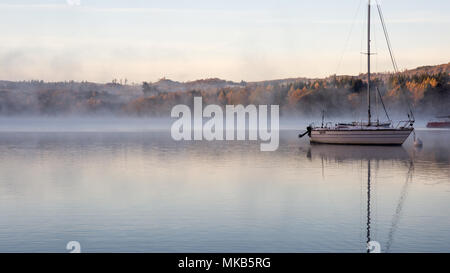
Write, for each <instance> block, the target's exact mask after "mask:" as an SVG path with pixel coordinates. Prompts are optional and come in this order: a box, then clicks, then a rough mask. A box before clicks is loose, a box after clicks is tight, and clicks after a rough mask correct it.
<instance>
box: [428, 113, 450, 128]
mask: <svg viewBox="0 0 450 273" xmlns="http://www.w3.org/2000/svg"><path fill="white" fill-rule="evenodd" d="M427 128H450V115H449V116H436V117H435V119H434V120H431V121H429V122H428V123H427Z"/></svg>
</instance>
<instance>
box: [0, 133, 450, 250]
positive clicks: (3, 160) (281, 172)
mask: <svg viewBox="0 0 450 273" xmlns="http://www.w3.org/2000/svg"><path fill="white" fill-rule="evenodd" d="M298 133H299V131H295V130H285V131H281V135H280V138H281V140H280V147H279V149H278V150H277V151H276V152H260V150H259V142H248V141H247V142H246V141H228V142H218V141H215V142H208V141H196V142H175V141H173V140H172V139H171V137H170V132H169V131H167V130H153V131H152V130H143V131H133V130H130V131H125V132H119V131H111V132H108V131H102V132H95V131H89V130H87V131H83V130H80V131H78V132H77V131H76V130H71V131H69V132H61V131H60V132H49V131H34V132H29V131H26V130H20V132H15V131H14V128H13V129H8V130H4V131H3V132H1V133H0V252H67V250H66V249H65V247H66V244H67V242H69V241H73V240H75V241H79V242H80V243H81V248H82V252H99V251H101V252H336V251H338V252H365V251H366V242H367V240H368V239H370V240H375V241H378V242H379V243H380V245H381V251H382V252H449V251H450V216H449V209H450V168H449V167H450V147H449V141H450V131H449V130H418V131H417V135H418V136H419V137H420V138H421V139H422V140H423V142H424V146H423V148H422V149H417V148H414V147H413V146H412V143H411V138H412V136H411V137H410V139H408V142H407V143H405V144H404V145H403V147H366V146H334V145H310V144H309V142H308V139H306V138H304V139H298V138H297V134H298ZM369 168H370V174H369ZM369 178H370V185H369V184H368V179H369ZM369 186H370V202H368V198H369V196H368V188H369ZM368 213H369V214H370V215H369V216H370V221H369V222H368V219H367V218H368V217H367V215H368ZM368 231H369V237H370V238H368Z"/></svg>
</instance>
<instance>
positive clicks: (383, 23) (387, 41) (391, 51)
mask: <svg viewBox="0 0 450 273" xmlns="http://www.w3.org/2000/svg"><path fill="white" fill-rule="evenodd" d="M375 2H376V4H377V9H378V14H379V17H380V21H381V25H382V26H383V32H384V36H385V38H386V43H387V46H388V50H389V55H390V56H391V61H392V65H393V66H394V72H395V73H398V72H399V69H398V66H397V61H396V60H395V57H394V52H393V50H392V46H391V41H390V39H389V34H388V32H387V28H386V24H385V22H384V17H383V12H382V11H381V6H380V4H379V3H378V0H375ZM401 85H402V83H400V93H401V94H402V96H403V97H404V99H405V101H406V103H407V105H408V109H409V113H410V114H411V117H410V118H412V119H413V121H414V119H415V118H414V113H413V111H412V108H411V104H410V103H409V100H408V98H407V97H406V95H405V93H404V92H403V90H402V89H403V88H402V86H401ZM410 114H408V117H409V115H410Z"/></svg>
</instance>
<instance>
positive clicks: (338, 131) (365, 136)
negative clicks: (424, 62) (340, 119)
mask: <svg viewBox="0 0 450 273" xmlns="http://www.w3.org/2000/svg"><path fill="white" fill-rule="evenodd" d="M378 12H379V15H380V20H381V23H382V26H383V30H384V34H385V37H386V42H387V44H388V48H389V53H390V56H391V59H392V64H393V65H394V70H395V71H396V72H397V71H398V68H397V65H396V62H395V59H394V57H393V54H392V49H391V47H390V42H389V37H388V35H387V30H386V26H385V24H384V19H383V16H382V13H381V9H380V6H379V5H378ZM366 54H367V108H368V109H367V112H368V120H367V122H351V123H337V124H336V125H335V126H332V125H329V126H328V125H327V124H325V126H324V124H323V117H322V125H321V126H313V125H309V126H308V127H307V128H306V130H307V131H306V132H305V133H303V134H301V135H299V137H303V136H304V135H306V134H308V136H309V137H310V141H311V143H327V144H359V145H362V144H364V145H402V144H403V142H404V141H405V140H406V139H407V138H408V136H409V135H410V134H411V132H412V131H413V130H414V128H413V124H414V115H413V113H412V111H411V109H410V113H409V114H408V120H405V121H400V122H399V123H398V124H397V125H396V126H395V127H394V126H393V124H392V122H391V121H390V120H389V121H388V122H379V121H378V120H377V121H376V122H374V121H372V113H371V101H370V100H371V87H372V86H371V81H370V56H371V55H372V54H373V53H371V52H370V0H369V1H368V20H367V53H366ZM379 95H380V94H379V92H378V90H377V94H376V97H377V98H378V96H379ZM379 97H380V99H381V96H379ZM382 104H383V108H385V107H384V103H383V102H382ZM385 111H386V109H385ZM386 115H387V117H388V119H389V116H388V114H387V112H386Z"/></svg>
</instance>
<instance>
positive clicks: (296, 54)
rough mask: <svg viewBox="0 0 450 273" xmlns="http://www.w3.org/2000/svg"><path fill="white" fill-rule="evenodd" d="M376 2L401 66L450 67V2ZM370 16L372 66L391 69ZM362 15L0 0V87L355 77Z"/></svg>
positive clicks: (311, 1) (344, 3)
mask: <svg viewBox="0 0 450 273" xmlns="http://www.w3.org/2000/svg"><path fill="white" fill-rule="evenodd" d="M372 2H374V1H372ZM378 2H379V3H380V4H381V6H382V9H383V12H384V17H385V20H386V23H387V27H388V31H389V35H390V38H391V43H392V46H393V49H394V52H395V55H396V57H397V63H398V65H399V67H400V68H401V69H406V68H414V67H416V66H421V65H433V64H441V63H448V62H449V61H450V13H449V11H450V1H448V0H426V1H425V0H378ZM358 7H359V10H358ZM373 11H374V12H373V13H372V18H373V21H372V22H373V27H372V28H373V30H374V35H373V36H372V47H373V51H376V52H377V53H378V54H377V55H374V56H373V67H372V69H373V70H375V71H386V70H392V66H391V64H390V59H389V55H388V53H387V48H386V43H385V42H384V36H383V34H382V30H381V25H380V21H379V19H378V15H377V13H375V12H376V8H375V6H373ZM366 16H367V0H340V1H336V0H297V1H294V0H290V1H287V0H273V1H269V0H258V1H253V0H251V1H244V0H227V1H215V0H197V1H196V0H191V1H182V0H164V1H162V0H150V1H143V0H141V1H139V0H128V1H118V0H48V1H46V0H0V29H1V34H0V80H30V79H42V80H45V81H61V80H76V81H81V80H88V81H94V82H109V81H111V80H112V79H113V78H127V79H128V81H129V82H137V83H139V82H142V81H144V80H145V81H156V80H158V79H159V78H162V77H166V78H170V79H174V80H179V81H189V80H195V79H201V78H211V77H219V78H223V79H228V80H234V81H240V80H245V81H255V80H268V79H278V78H288V77H301V76H305V77H324V76H328V75H331V74H335V73H337V74H358V73H360V72H365V71H366V67H365V65H366V63H365V59H364V57H363V56H361V54H360V52H361V51H365V40H364V39H365V35H366V26H365V24H366V23H365V20H366ZM352 26H353V27H352ZM349 34H350V35H349ZM343 53H344V54H343Z"/></svg>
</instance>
